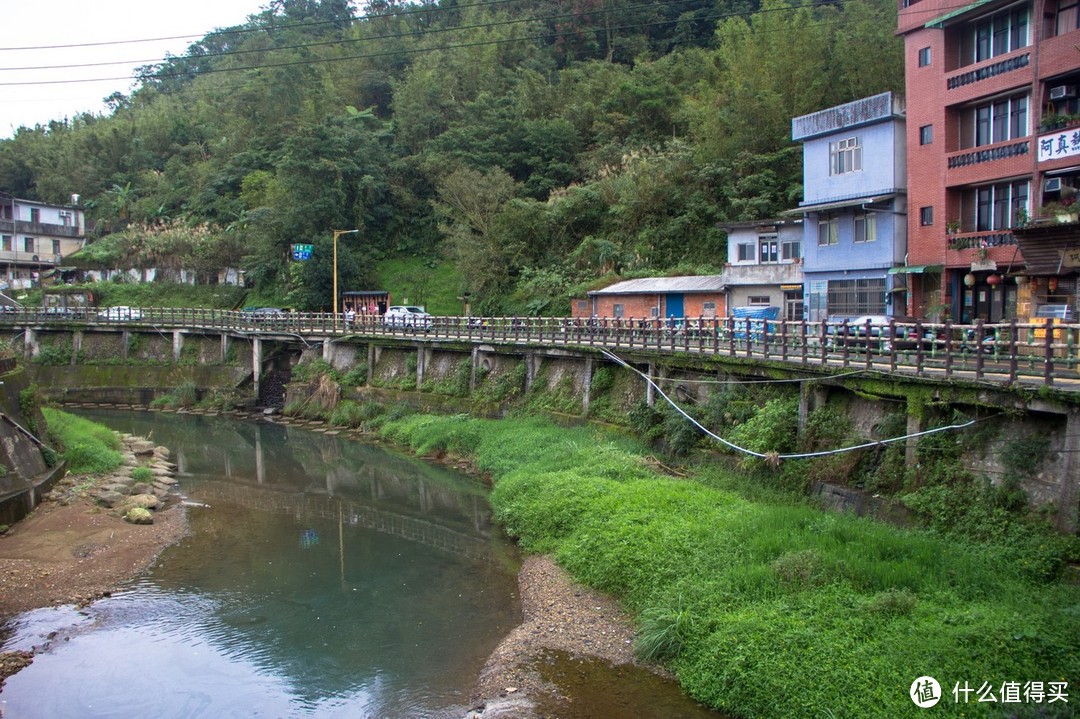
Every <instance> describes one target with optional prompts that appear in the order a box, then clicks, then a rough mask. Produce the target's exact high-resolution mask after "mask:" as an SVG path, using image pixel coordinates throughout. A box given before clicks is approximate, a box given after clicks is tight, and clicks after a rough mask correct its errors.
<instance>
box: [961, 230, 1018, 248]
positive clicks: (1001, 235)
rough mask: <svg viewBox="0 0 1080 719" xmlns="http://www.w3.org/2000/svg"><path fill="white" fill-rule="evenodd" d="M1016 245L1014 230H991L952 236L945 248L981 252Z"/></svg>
mask: <svg viewBox="0 0 1080 719" xmlns="http://www.w3.org/2000/svg"><path fill="white" fill-rule="evenodd" d="M1015 244H1016V236H1015V235H1013V233H1012V230H990V231H983V232H963V233H960V234H954V235H950V236H949V239H948V240H947V242H946V244H945V246H946V248H947V249H950V250H980V249H988V248H990V247H1004V246H1006V245H1015Z"/></svg>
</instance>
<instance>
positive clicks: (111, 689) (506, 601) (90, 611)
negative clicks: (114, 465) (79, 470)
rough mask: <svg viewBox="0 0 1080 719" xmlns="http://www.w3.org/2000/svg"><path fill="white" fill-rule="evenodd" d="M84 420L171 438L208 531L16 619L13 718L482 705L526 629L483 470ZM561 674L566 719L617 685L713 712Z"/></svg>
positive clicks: (633, 679) (606, 700)
mask: <svg viewBox="0 0 1080 719" xmlns="http://www.w3.org/2000/svg"><path fill="white" fill-rule="evenodd" d="M79 413H80V414H82V415H84V416H87V417H89V418H91V419H94V420H95V421H98V422H101V423H102V424H105V425H107V426H110V427H112V428H114V429H117V430H119V431H123V432H130V433H132V434H137V435H142V436H149V437H151V438H152V439H153V441H154V442H155V443H156V444H159V445H164V446H166V447H168V448H169V449H170V450H171V452H172V455H173V460H174V461H175V462H176V464H177V466H178V479H179V481H180V490H181V492H182V494H183V496H184V498H185V500H186V501H187V502H188V503H189V506H188V508H187V512H188V517H189V521H190V525H191V529H192V531H191V534H190V535H189V536H188V537H186V538H185V539H184V540H182V541H181V542H180V543H178V544H177V545H175V546H173V547H170V548H169V549H167V550H166V551H165V552H164V553H163V554H162V556H161V557H160V559H159V560H158V562H157V563H156V564H155V565H154V566H153V567H152V568H151V569H150V570H148V571H147V572H146V573H144V574H143V575H142V576H140V577H139V578H138V579H137V580H135V581H133V582H132V583H131V584H130V585H128V586H126V587H124V588H123V590H122V591H119V592H117V593H115V594H114V595H113V596H111V597H109V598H105V599H102V600H99V601H97V602H94V603H93V604H91V605H90V606H88V607H85V608H83V609H81V610H76V609H75V608H73V607H61V608H58V609H42V610H37V611H34V612H28V613H26V614H23V615H20V616H19V617H18V618H17V619H15V620H14V621H12V622H11V623H10V624H9V625H8V626H7V627H6V628H5V629H4V631H3V634H2V635H0V636H2V638H3V639H4V643H3V648H4V649H5V650H11V649H30V648H31V647H37V648H38V649H39V651H38V653H37V655H36V657H35V659H34V663H33V664H32V665H31V666H30V667H28V668H26V669H24V670H23V671H21V672H19V673H18V674H16V675H15V676H13V677H11V678H10V679H9V680H8V682H7V684H6V686H5V688H4V691H3V693H2V694H0V711H2V716H3V717H5V718H6V719H31V718H36V717H79V718H80V719H82V718H86V719H93V718H96V717H154V718H155V719H170V718H177V719H179V718H181V717H320V718H322V717H417V718H423V717H432V718H441V717H461V716H463V715H464V714H465V713H466V711H467V709H468V702H469V692H470V690H471V688H472V687H473V685H474V683H475V681H476V678H477V676H478V675H479V673H480V670H481V668H482V667H483V664H484V662H485V660H486V658H487V656H488V655H489V654H490V652H491V651H492V650H493V649H494V647H495V646H496V645H497V644H498V642H499V640H500V639H501V638H502V637H503V636H504V635H505V634H506V633H507V632H508V631H509V630H510V629H511V628H513V627H514V626H515V625H516V624H517V623H518V622H519V621H520V606H519V602H518V598H517V595H516V592H517V584H516V573H517V569H518V566H519V557H518V554H517V550H516V548H515V547H514V546H513V544H512V543H511V542H509V541H508V540H506V539H505V538H504V537H503V536H502V534H501V533H500V531H499V529H498V527H497V526H496V525H494V523H493V521H492V512H491V507H490V505H489V504H488V501H487V491H486V489H485V488H484V487H482V486H481V485H480V484H479V483H478V482H477V481H476V480H475V479H473V478H470V477H468V476H466V475H464V474H461V473H458V472H455V471H451V470H448V469H445V468H441V467H436V466H432V465H429V464H427V463H424V462H421V461H418V460H416V459H414V458H412V457H409V456H406V455H402V454H399V453H395V452H392V451H388V450H386V449H384V448H382V447H379V446H375V445H372V444H369V443H365V442H362V441H356V440H353V439H347V438H344V437H340V436H335V435H330V434H326V433H320V432H315V431H311V430H308V429H301V428H296V427H288V426H282V425H275V424H269V423H255V422H244V421H238V420H235V419H231V418H226V417H222V416H218V417H212V416H198V415H175V414H155V413H148V412H139V411H105V410H92V411H91V410H80V411H79ZM567 661H569V660H567ZM597 664H598V663H597ZM558 666H559V665H558V664H556V665H555V669H554V670H553V672H554V673H553V676H552V677H551V679H552V680H553V681H556V682H558V683H560V685H566V692H567V693H570V694H571V695H576V696H578V699H579V700H578V701H577V702H576V703H577V704H578V705H579V706H580V707H581V709H580V711H579V713H578V714H573V713H565V714H563V713H561V714H560V716H566V717H568V718H571V719H585V717H587V716H596V717H603V716H609V715H610V716H616V715H615V714H609V711H615V709H608V708H605V707H607V706H608V705H609V704H610V702H611V700H612V699H611V698H612V697H617V698H618V700H619V701H620V702H622V704H620V705H619V706H622V707H625V705H626V704H627V703H629V704H630V705H634V706H637V707H638V709H636V710H633V711H631V713H629V714H628V713H626V711H624V710H623V709H619V710H618V712H619V713H618V714H617V715H618V716H620V717H628V719H629V718H630V717H640V718H641V719H645V718H646V717H653V716H660V715H661V714H657V713H655V712H654V711H652V710H650V709H648V707H649V705H654V708H655V709H657V710H660V707H667V708H666V709H663V710H661V711H664V712H665V713H664V714H662V715H663V716H680V715H684V714H681V713H680V712H681V710H680V709H678V708H676V707H682V708H684V709H685V710H686V711H687V712H688V713H686V714H685V716H690V715H691V714H692V715H694V716H698V714H697V712H695V711H693V709H696V707H694V705H693V703H692V702H689V701H688V700H686V699H685V697H682V696H681V695H680V694H679V692H678V691H677V689H676V688H675V687H674V685H672V684H670V683H665V682H659V681H657V680H656V679H655V678H653V677H651V675H645V673H644V672H641V671H640V670H630V669H626V668H623V669H618V670H616V669H612V668H608V667H605V666H602V665H597V666H591V665H590V670H589V672H588V673H583V672H582V671H580V670H578V671H574V672H571V674H572V675H573V677H574V678H575V679H570V678H566V677H563V678H562V679H560V678H559V674H558ZM582 677H586V678H585V679H582ZM654 700H655V701H654ZM587 707H588V708H587ZM692 708H693V709H692ZM673 709H674V712H675V713H674V714H672V713H671V712H672V710H673ZM713 716H715V715H713Z"/></svg>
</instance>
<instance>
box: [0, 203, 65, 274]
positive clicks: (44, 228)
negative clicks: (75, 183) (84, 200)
mask: <svg viewBox="0 0 1080 719" xmlns="http://www.w3.org/2000/svg"><path fill="white" fill-rule="evenodd" d="M85 243H86V219H85V216H84V214H83V210H82V207H80V206H79V196H78V195H72V196H71V204H70V205H49V204H46V203H44V202H35V201H33V200H20V199H18V198H15V197H12V196H11V195H8V194H5V193H0V290H8V289H26V288H28V287H33V286H37V285H40V283H41V277H42V276H43V275H44V274H45V273H47V272H49V271H51V270H53V269H55V268H56V267H58V266H59V265H60V262H61V260H62V259H63V258H64V257H66V256H67V255H70V254H71V253H72V252H76V251H77V250H80V249H82V247H83V245H84V244H85Z"/></svg>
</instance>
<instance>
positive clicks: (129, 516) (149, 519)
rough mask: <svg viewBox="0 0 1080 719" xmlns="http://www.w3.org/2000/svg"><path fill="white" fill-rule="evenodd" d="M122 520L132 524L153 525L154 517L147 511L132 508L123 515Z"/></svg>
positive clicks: (140, 508)
mask: <svg viewBox="0 0 1080 719" xmlns="http://www.w3.org/2000/svg"><path fill="white" fill-rule="evenodd" d="M124 520H125V521H128V522H131V523H132V524H153V523H154V515H153V514H151V513H150V510H149V509H143V508H142V507H132V508H131V509H129V510H128V511H127V513H126V514H124Z"/></svg>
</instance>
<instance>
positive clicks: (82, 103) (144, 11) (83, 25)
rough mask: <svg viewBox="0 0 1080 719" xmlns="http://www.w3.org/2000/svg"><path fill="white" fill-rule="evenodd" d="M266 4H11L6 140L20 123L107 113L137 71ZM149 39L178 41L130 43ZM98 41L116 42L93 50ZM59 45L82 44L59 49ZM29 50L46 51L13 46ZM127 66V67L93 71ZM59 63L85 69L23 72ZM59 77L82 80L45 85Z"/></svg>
mask: <svg viewBox="0 0 1080 719" xmlns="http://www.w3.org/2000/svg"><path fill="white" fill-rule="evenodd" d="M264 4H265V3H263V2H260V0H184V2H178V1H177V0H169V1H167V2H160V1H158V2H153V1H149V2H148V1H147V0H97V1H96V2H87V1H86V0H48V1H44V0H37V2H28V1H27V0H22V1H21V2H14V1H12V2H9V3H6V7H5V8H4V10H3V11H2V12H0V16H2V18H3V23H2V26H3V28H4V31H3V33H0V139H2V138H8V137H11V136H12V135H14V133H15V130H16V129H17V128H19V127H20V126H26V127H33V126H35V125H47V124H48V123H49V121H50V120H63V119H65V118H70V117H74V116H76V115H79V114H81V113H83V112H92V113H94V114H101V113H104V112H106V108H105V106H104V104H103V103H102V100H103V99H104V98H105V97H108V96H109V95H111V94H113V93H114V92H121V93H125V94H127V93H129V92H130V91H131V90H132V89H133V87H134V84H133V82H132V80H131V78H132V77H133V75H134V70H135V68H136V67H139V66H141V65H148V64H152V63H154V62H158V61H160V60H161V59H163V58H164V57H165V55H166V54H167V53H169V54H172V55H174V56H178V55H183V54H184V53H185V52H186V51H187V48H188V46H189V45H190V44H191V43H193V42H195V41H197V40H199V39H200V38H201V37H203V36H204V35H206V33H208V32H210V31H211V30H214V29H217V28H225V27H232V26H235V25H239V24H241V23H243V22H244V21H245V20H246V19H247V17H248V16H249V15H254V14H257V13H258V12H260V10H261V9H262V7H263V6H264ZM150 38H177V39H170V40H154V41H150V42H136V43H125V42H124V41H129V40H147V39H150ZM92 43H111V44H105V45H100V46H88V45H90V44H92ZM120 43H124V44H120ZM60 45H78V46H79V47H65V48H61V47H57V46H60ZM30 47H40V48H46V49H39V50H30V49H25V50H24V49H12V48H30ZM121 61H122V62H123V64H115V65H114V64H107V65H99V66H96V67H93V66H91V67H86V65H90V64H92V63H115V62H121ZM54 65H81V66H83V67H69V68H62V69H26V70H23V69H16V68H30V67H33V68H42V67H45V66H54ZM99 78H114V79H106V80H98V79H99ZM57 80H60V81H68V80H80V81H81V82H63V83H58V84H46V83H48V82H49V81H57ZM88 80H97V81H95V82H89V81H88ZM9 83H34V84H19V85H12V84H9Z"/></svg>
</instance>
